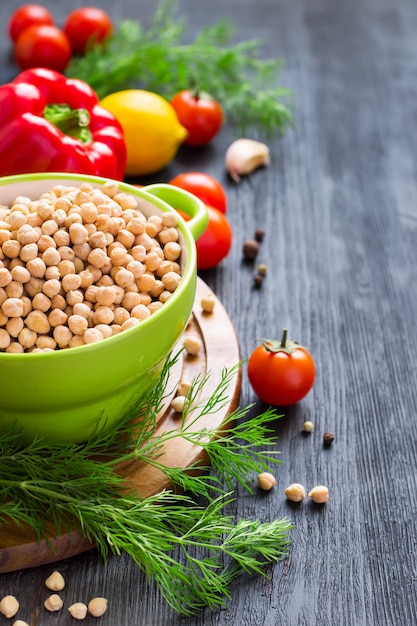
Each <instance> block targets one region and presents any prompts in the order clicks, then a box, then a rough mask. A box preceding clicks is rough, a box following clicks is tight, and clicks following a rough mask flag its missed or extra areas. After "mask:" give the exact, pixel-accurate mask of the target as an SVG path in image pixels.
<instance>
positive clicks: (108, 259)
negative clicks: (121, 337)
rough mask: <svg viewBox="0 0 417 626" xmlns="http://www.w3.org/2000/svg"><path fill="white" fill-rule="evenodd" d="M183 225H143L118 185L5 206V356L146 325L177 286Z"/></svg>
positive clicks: (0, 241) (55, 192)
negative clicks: (144, 321)
mask: <svg viewBox="0 0 417 626" xmlns="http://www.w3.org/2000/svg"><path fill="white" fill-rule="evenodd" d="M177 222H178V217H177V215H176V214H175V212H170V213H161V214H160V215H151V216H149V217H145V215H144V214H143V213H142V212H141V211H140V210H139V209H138V201H137V198H136V197H135V196H134V195H132V194H128V193H125V192H122V191H120V190H119V186H118V184H117V183H116V182H114V181H107V182H106V183H105V184H104V185H102V186H101V187H100V188H98V189H97V188H94V187H93V186H92V185H90V184H89V183H83V184H81V185H80V186H79V187H75V186H74V187H73V186H64V185H56V186H53V187H52V188H51V189H50V190H49V191H47V192H46V193H43V194H42V195H41V196H40V197H39V198H38V199H36V200H31V199H30V198H28V197H25V196H18V197H16V198H15V199H14V201H13V202H12V204H11V206H10V207H9V206H0V351H1V352H9V353H26V352H45V351H47V352H49V351H53V350H59V349H64V348H72V347H75V346H80V345H84V344H90V343H94V342H96V341H100V340H103V339H105V338H106V337H110V336H112V335H114V334H116V333H120V332H122V331H124V330H126V329H128V328H132V327H133V326H136V325H137V324H140V323H141V321H143V320H144V319H146V318H148V317H149V316H150V315H152V313H154V312H155V311H157V310H158V309H159V308H160V307H161V306H163V304H164V302H166V300H167V299H168V298H169V297H170V296H171V295H172V293H173V292H174V291H175V289H176V288H177V286H178V284H179V282H180V280H181V268H180V256H181V246H180V243H179V232H178V229H177Z"/></svg>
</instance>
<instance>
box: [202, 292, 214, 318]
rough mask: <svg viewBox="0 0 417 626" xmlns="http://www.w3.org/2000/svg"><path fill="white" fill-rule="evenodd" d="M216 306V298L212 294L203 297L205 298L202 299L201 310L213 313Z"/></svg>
mask: <svg viewBox="0 0 417 626" xmlns="http://www.w3.org/2000/svg"><path fill="white" fill-rule="evenodd" d="M215 304H216V300H215V298H214V296H212V295H211V293H208V294H207V295H205V296H203V298H201V308H202V310H203V311H204V312H205V313H212V311H213V309H214V306H215Z"/></svg>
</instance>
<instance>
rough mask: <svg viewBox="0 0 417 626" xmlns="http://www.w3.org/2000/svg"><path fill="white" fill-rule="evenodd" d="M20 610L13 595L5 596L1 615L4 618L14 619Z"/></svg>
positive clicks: (0, 605) (1, 602)
mask: <svg viewBox="0 0 417 626" xmlns="http://www.w3.org/2000/svg"><path fill="white" fill-rule="evenodd" d="M18 610H19V602H18V601H17V600H16V598H15V597H14V596H12V595H8V596H4V598H2V599H1V600H0V613H1V614H2V615H4V617H7V618H9V617H14V616H15V615H16V613H17V612H18Z"/></svg>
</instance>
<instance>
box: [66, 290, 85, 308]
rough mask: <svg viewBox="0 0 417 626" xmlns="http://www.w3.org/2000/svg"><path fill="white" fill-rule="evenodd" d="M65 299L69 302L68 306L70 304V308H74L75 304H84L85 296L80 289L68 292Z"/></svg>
mask: <svg viewBox="0 0 417 626" xmlns="http://www.w3.org/2000/svg"><path fill="white" fill-rule="evenodd" d="M65 299H66V301H67V304H69V305H70V306H74V304H76V303H77V302H84V295H83V292H82V291H80V290H79V289H74V290H71V291H68V292H67V295H66V297H65Z"/></svg>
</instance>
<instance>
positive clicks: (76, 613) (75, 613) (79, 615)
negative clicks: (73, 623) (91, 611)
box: [68, 602, 87, 619]
mask: <svg viewBox="0 0 417 626" xmlns="http://www.w3.org/2000/svg"><path fill="white" fill-rule="evenodd" d="M68 612H69V613H70V614H71V615H72V617H73V618H74V619H85V617H86V615H87V606H86V605H85V604H84V603H83V602H75V603H74V604H71V606H70V607H68Z"/></svg>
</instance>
